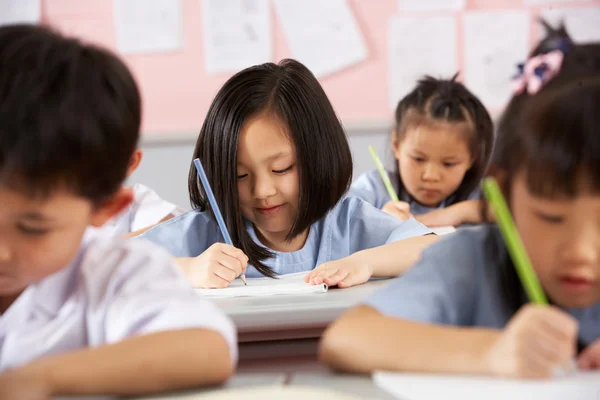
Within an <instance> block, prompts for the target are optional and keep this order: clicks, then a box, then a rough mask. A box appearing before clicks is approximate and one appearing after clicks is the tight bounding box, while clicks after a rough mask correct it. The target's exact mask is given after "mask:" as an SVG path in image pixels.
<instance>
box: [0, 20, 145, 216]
mask: <svg viewBox="0 0 600 400" xmlns="http://www.w3.org/2000/svg"><path fill="white" fill-rule="evenodd" d="M140 114H141V101H140V94H139V91H138V89H137V86H136V84H135V82H134V79H133V77H132V76H131V74H130V73H129V71H128V69H127V67H126V66H125V65H124V64H123V63H122V62H121V61H119V59H118V58H117V57H116V56H115V55H113V54H112V53H110V52H109V51H107V50H103V49H100V48H98V47H95V46H91V45H86V44H83V43H81V42H80V41H78V40H75V39H70V38H65V37H63V36H62V35H60V34H59V33H56V32H54V31H52V30H50V29H48V28H44V27H40V26H32V25H11V26H5V27H0V184H2V185H6V186H8V187H11V188H14V189H17V190H19V191H23V192H24V193H27V194H28V195H31V196H42V197H43V196H47V195H49V194H50V193H51V192H52V191H53V190H56V189H58V188H64V189H66V190H69V191H71V192H73V193H74V194H77V195H80V196H82V197H84V198H87V199H89V200H91V201H92V202H94V203H95V204H98V203H100V202H101V201H102V200H103V199H105V198H106V197H108V196H110V195H111V194H113V193H114V192H115V191H116V190H117V189H118V188H119V186H120V185H121V184H122V182H123V181H124V179H125V175H126V172H127V167H128V164H129V160H130V157H131V155H132V154H133V152H134V150H135V147H136V145H137V141H138V136H139V126H140Z"/></svg>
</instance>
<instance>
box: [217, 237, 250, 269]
mask: <svg viewBox="0 0 600 400" xmlns="http://www.w3.org/2000/svg"><path fill="white" fill-rule="evenodd" d="M217 245H218V248H219V249H220V250H221V252H222V253H223V254H226V255H228V256H230V257H232V258H235V259H236V260H238V261H239V263H240V265H241V268H242V271H241V272H240V273H242V272H246V268H247V266H248V256H246V254H244V252H243V251H242V250H240V249H238V248H237V247H233V246H231V245H228V244H225V243H217Z"/></svg>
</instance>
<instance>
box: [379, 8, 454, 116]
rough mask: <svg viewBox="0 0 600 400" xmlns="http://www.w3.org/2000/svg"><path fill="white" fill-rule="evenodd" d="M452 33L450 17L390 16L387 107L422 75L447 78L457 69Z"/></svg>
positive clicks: (408, 89)
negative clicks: (388, 94) (388, 101)
mask: <svg viewBox="0 0 600 400" xmlns="http://www.w3.org/2000/svg"><path fill="white" fill-rule="evenodd" d="M456 33H457V32H456V20H455V18H454V17H452V16H441V17H429V18H407V17H393V18H391V19H390V25H389V30H388V35H389V37H388V43H389V50H388V51H389V57H388V59H389V63H390V67H389V71H390V78H389V80H390V92H389V93H390V99H389V100H390V108H391V109H395V108H396V105H397V104H398V101H399V100H400V99H401V98H402V97H404V96H405V95H406V94H408V92H409V91H411V90H412V89H413V88H414V87H415V85H416V84H417V80H418V79H420V78H422V77H423V76H424V75H432V76H434V77H442V78H447V79H449V78H451V77H452V76H453V75H454V74H455V73H456V72H458V59H457V37H456V36H457V35H456Z"/></svg>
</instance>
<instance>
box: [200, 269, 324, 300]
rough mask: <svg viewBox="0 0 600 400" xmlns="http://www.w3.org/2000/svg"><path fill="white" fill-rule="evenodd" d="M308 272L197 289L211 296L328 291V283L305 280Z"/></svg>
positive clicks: (270, 294) (251, 295)
mask: <svg viewBox="0 0 600 400" xmlns="http://www.w3.org/2000/svg"><path fill="white" fill-rule="evenodd" d="M307 273H308V272H299V273H296V274H288V275H281V276H279V278H278V279H272V278H248V279H246V282H247V283H248V285H247V286H244V284H243V283H242V281H241V280H240V279H236V280H234V281H233V282H231V284H230V285H229V287H227V288H224V289H196V291H197V292H198V293H201V294H202V295H204V296H209V297H256V296H274V295H280V294H311V293H325V292H327V285H326V284H324V283H323V284H321V285H310V284H308V283H305V282H304V277H305V276H306V274H307Z"/></svg>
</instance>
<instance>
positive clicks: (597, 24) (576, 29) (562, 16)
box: [540, 7, 600, 43]
mask: <svg viewBox="0 0 600 400" xmlns="http://www.w3.org/2000/svg"><path fill="white" fill-rule="evenodd" d="M542 17H543V18H544V19H545V20H546V21H548V22H549V23H550V24H551V25H553V26H558V25H559V24H560V23H561V21H564V23H565V26H566V28H567V31H568V32H569V35H570V36H571V38H572V39H573V40H574V41H575V42H578V43H586V42H597V41H600V7H586V8H553V9H549V10H543V11H542ZM540 29H541V34H540V38H543V35H544V29H543V28H542V27H541V25H540Z"/></svg>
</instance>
